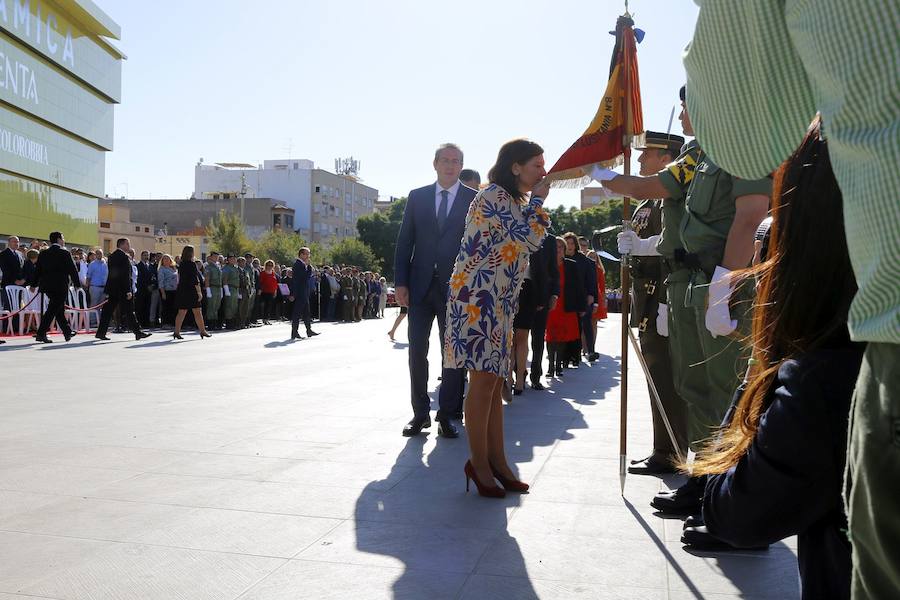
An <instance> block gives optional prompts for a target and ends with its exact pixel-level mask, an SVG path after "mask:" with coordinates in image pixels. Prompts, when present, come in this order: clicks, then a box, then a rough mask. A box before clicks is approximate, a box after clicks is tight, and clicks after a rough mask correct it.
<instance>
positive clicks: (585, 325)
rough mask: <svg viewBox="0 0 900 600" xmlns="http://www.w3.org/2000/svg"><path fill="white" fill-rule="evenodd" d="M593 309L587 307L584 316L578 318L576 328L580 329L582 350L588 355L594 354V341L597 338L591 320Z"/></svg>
mask: <svg viewBox="0 0 900 600" xmlns="http://www.w3.org/2000/svg"><path fill="white" fill-rule="evenodd" d="M592 313H593V309H592V308H591V307H590V306H588V308H587V310H586V311H585V313H584V316H582V317H578V327H579V328H580V329H581V335H582V336H583V337H584V348H585V350H586V351H587V352H588V353H593V352H594V340H595V339H596V337H597V330H596V329H595V328H594V322H593V321H592V319H591V315H592Z"/></svg>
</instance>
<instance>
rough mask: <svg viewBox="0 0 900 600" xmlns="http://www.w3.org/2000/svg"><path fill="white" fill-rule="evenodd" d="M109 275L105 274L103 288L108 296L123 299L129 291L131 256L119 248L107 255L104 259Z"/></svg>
mask: <svg viewBox="0 0 900 600" xmlns="http://www.w3.org/2000/svg"><path fill="white" fill-rule="evenodd" d="M106 266H107V267H108V269H109V275H107V276H106V287H105V288H103V291H105V292H106V293H107V294H108V295H109V296H115V297H116V298H120V299H123V298H125V296H126V295H128V294H130V293H131V257H130V256H128V255H127V254H125V253H124V252H122V250H120V249H119V248H116V251H115V252H113V253H112V254H110V255H109V257H108V258H107V260H106Z"/></svg>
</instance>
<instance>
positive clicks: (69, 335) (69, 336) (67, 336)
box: [63, 331, 78, 342]
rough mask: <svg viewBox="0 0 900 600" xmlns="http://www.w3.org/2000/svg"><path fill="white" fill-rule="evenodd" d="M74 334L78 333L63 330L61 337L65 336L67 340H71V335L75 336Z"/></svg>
mask: <svg viewBox="0 0 900 600" xmlns="http://www.w3.org/2000/svg"><path fill="white" fill-rule="evenodd" d="M76 335H78V332H77V331H70V332H69V333H66V332H63V337H64V338H66V341H67V342H68V341H69V340H71V339H72V338H73V337H75V336H76Z"/></svg>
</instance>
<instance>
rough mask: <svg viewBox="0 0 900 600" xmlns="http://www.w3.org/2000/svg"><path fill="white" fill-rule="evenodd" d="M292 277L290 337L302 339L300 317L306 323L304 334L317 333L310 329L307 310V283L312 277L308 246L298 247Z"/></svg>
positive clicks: (314, 334) (311, 335)
mask: <svg viewBox="0 0 900 600" xmlns="http://www.w3.org/2000/svg"><path fill="white" fill-rule="evenodd" d="M293 275H294V276H293V279H292V280H291V295H290V299H291V300H292V301H293V303H294V308H293V310H292V311H291V339H292V340H295V339H297V340H302V339H303V336H302V335H300V331H299V329H300V319H301V318H302V319H303V324H304V325H306V335H308V336H309V337H313V336H316V335H319V334H318V333H316V332H315V331H313V330H312V318H311V316H310V312H309V284H310V279H311V278H312V265H310V264H309V248H306V247H303V248H300V251H299V252H298V253H297V260H296V261H294V268H293Z"/></svg>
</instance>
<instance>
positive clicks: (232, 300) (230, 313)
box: [222, 288, 238, 320]
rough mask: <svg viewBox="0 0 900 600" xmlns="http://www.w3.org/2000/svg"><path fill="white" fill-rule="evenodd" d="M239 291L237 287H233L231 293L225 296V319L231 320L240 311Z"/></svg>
mask: <svg viewBox="0 0 900 600" xmlns="http://www.w3.org/2000/svg"><path fill="white" fill-rule="evenodd" d="M237 295H238V292H237V289H235V288H232V289H231V295H230V296H225V298H223V299H222V303H223V304H225V319H226V320H231V319H233V318H235V317H236V316H237V312H238V297H237Z"/></svg>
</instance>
